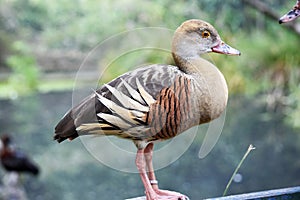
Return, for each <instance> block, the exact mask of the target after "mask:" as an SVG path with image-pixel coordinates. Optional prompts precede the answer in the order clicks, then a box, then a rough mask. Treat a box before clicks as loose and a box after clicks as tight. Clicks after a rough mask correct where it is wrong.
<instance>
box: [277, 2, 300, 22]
mask: <svg viewBox="0 0 300 200" xmlns="http://www.w3.org/2000/svg"><path fill="white" fill-rule="evenodd" d="M299 16H300V0H297V3H296V5H295V6H294V7H293V9H292V10H290V11H289V12H288V13H287V14H285V15H283V16H282V17H280V19H279V24H282V23H286V22H290V21H293V20H295V19H296V18H298V17H299Z"/></svg>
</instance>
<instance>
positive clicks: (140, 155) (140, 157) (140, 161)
mask: <svg viewBox="0 0 300 200" xmlns="http://www.w3.org/2000/svg"><path fill="white" fill-rule="evenodd" d="M135 164H136V166H137V169H138V170H139V173H140V176H141V179H142V182H143V184H144V187H145V193H146V196H147V200H152V199H155V198H156V193H155V191H154V190H153V188H152V187H151V184H150V181H149V179H148V177H147V173H146V163H145V160H144V149H139V150H138V151H137V154H136V160H135Z"/></svg>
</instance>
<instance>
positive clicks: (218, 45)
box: [172, 19, 241, 59]
mask: <svg viewBox="0 0 300 200" xmlns="http://www.w3.org/2000/svg"><path fill="white" fill-rule="evenodd" d="M172 52H173V55H174V54H175V55H176V56H179V57H181V58H186V59H188V58H192V57H198V56H199V55H201V54H204V53H209V52H215V53H221V54H228V55H240V54H241V53H240V52H239V51H238V50H236V49H234V48H232V47H230V46H229V45H227V44H226V43H225V42H223V41H222V39H221V38H220V36H219V34H218V32H217V31H216V29H215V28H214V27H213V26H212V25H210V24H209V23H207V22H204V21H201V20H195V19H192V20H188V21H185V22H184V23H183V24H182V25H181V26H180V27H178V28H177V30H176V31H175V34H174V37H173V43H172Z"/></svg>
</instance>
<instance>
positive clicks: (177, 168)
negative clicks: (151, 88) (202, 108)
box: [0, 91, 300, 200]
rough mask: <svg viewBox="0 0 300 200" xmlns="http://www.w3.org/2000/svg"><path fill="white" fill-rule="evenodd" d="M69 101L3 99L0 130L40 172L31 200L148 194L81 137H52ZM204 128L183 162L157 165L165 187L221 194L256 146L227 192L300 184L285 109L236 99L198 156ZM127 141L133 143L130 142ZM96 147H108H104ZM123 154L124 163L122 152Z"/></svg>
mask: <svg viewBox="0 0 300 200" xmlns="http://www.w3.org/2000/svg"><path fill="white" fill-rule="evenodd" d="M88 92H89V91H88ZM83 93H86V91H84V92H83ZM71 105H72V92H71V91H64V92H53V93H45V94H37V95H33V96H28V97H20V98H17V99H15V100H0V107H1V112H0V127H1V130H0V133H1V134H3V133H10V134H12V135H13V137H14V141H15V143H16V144H17V146H19V147H20V148H21V149H23V150H24V151H25V152H27V154H29V155H30V156H31V157H32V158H33V160H35V161H36V162H37V163H38V164H39V165H40V167H41V170H42V172H41V175H40V176H39V177H38V178H34V177H31V176H29V175H25V176H24V184H25V188H26V191H27V194H28V197H29V199H31V200H37V199H42V200H53V199H56V200H69V199H70V200H71V199H72V200H77V199H78V200H79V199H86V200H94V199H101V200H102V199H103V200H106V199H107V200H120V199H126V198H130V197H134V196H141V195H143V186H142V183H141V181H140V178H139V175H138V174H136V173H128V172H122V171H119V170H115V169H112V168H110V167H107V166H106V165H104V164H102V163H101V162H99V161H98V160H96V159H95V157H94V155H91V154H90V153H89V151H87V150H86V148H85V145H83V143H82V141H81V140H80V139H76V140H74V141H72V142H69V141H66V142H63V143H62V144H57V143H56V142H54V141H53V139H52V137H53V130H54V127H55V125H56V123H57V122H58V121H59V120H60V118H61V117H62V116H63V115H64V113H65V112H66V111H67V110H68V109H69V108H70V107H71ZM206 129H207V125H206V126H205V125H204V126H203V127H202V128H200V129H199V130H197V131H198V135H197V136H196V137H195V139H193V141H192V144H191V145H190V146H189V147H188V148H187V151H185V152H184V154H183V155H182V156H181V157H180V158H179V159H176V161H174V162H173V163H171V164H170V165H168V166H167V167H164V168H162V169H159V170H157V172H156V173H157V177H158V179H159V185H160V187H161V188H164V189H170V190H175V191H178V192H181V193H184V194H187V195H188V196H189V197H190V198H191V199H196V200H197V199H202V198H208V197H217V196H221V195H222V193H223V191H224V189H225V186H226V184H227V182H228V180H229V179H230V177H231V175H232V173H233V171H234V169H235V167H236V166H237V164H238V163H239V161H240V160H241V158H242V157H243V155H244V153H245V152H246V150H247V148H248V146H249V145H250V144H253V145H254V146H255V147H256V149H255V150H254V151H252V152H251V153H250V155H249V156H248V157H247V158H246V160H245V162H244V163H243V165H242V167H241V168H240V170H239V174H238V175H237V176H236V178H235V181H234V182H233V184H232V185H231V187H230V188H229V192H228V193H229V194H238V193H246V192H253V191H261V190H267V189H276V188H282V187H292V186H297V185H300V159H299V155H300V133H299V131H297V130H293V129H291V128H289V127H287V126H286V125H285V124H284V122H283V120H282V116H281V115H280V114H278V113H276V112H267V111H266V110H265V109H264V108H263V107H262V106H258V105H256V104H254V103H253V101H251V100H247V99H243V98H241V97H231V98H230V101H229V105H228V108H227V115H226V121H225V125H224V129H223V132H222V134H221V136H220V138H219V140H218V142H217V144H216V145H215V147H214V148H213V150H212V151H211V152H210V153H209V154H208V155H207V156H206V157H205V158H203V159H200V158H199V157H198V152H199V149H200V146H201V143H202V140H203V137H204V134H203V132H205V130H206ZM184 134H187V135H188V134H191V133H184ZM118 141H119V140H118ZM120 141H121V140H120ZM123 145H131V146H132V147H130V148H134V146H133V145H132V144H131V143H130V142H128V141H126V142H125V143H123ZM158 146H159V145H158ZM97 148H98V150H99V151H102V149H103V151H105V149H104V148H105V147H103V146H99V147H97ZM176 148H177V147H176V146H174V151H175V149H176ZM170 153H172V152H171V151H170ZM112 154H113V152H112ZM118 156H120V160H121V158H122V156H124V155H122V154H120V155H118ZM154 156H155V155H154ZM3 174H4V171H3V170H1V174H0V175H1V176H3Z"/></svg>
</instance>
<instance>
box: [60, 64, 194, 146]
mask: <svg viewBox="0 0 300 200" xmlns="http://www.w3.org/2000/svg"><path fill="white" fill-rule="evenodd" d="M181 76H182V72H181V71H179V70H178V69H177V68H176V67H174V66H167V65H153V66H148V67H144V68H140V69H137V70H134V71H132V72H129V73H126V74H124V75H122V76H120V77H118V78H116V79H115V80H113V81H111V82H110V83H108V85H104V86H102V87H101V88H100V89H98V90H97V91H96V92H95V94H92V95H90V96H89V97H87V98H86V99H84V100H83V101H82V102H81V103H80V104H79V105H77V106H75V107H74V108H72V109H71V110H70V111H69V113H67V114H66V115H65V116H64V117H63V119H62V120H61V121H60V122H59V123H58V125H57V126H56V127H55V135H54V139H55V140H57V141H58V142H61V141H63V140H65V139H74V138H76V137H78V136H79V135H81V134H95V133H97V134H106V135H117V136H120V137H123V138H129V139H133V140H145V139H164V138H165V139H167V138H169V137H173V136H175V135H176V133H177V132H178V131H177V129H175V131H174V132H171V131H170V130H171V127H173V126H174V125H176V123H178V120H175V121H174V117H173V116H176V117H175V119H177V118H180V117H181V115H179V114H178V112H179V113H180V112H182V111H180V109H179V110H178V109H177V108H180V101H179V100H180V98H181V97H182V96H181V95H179V94H176V93H175V91H177V89H178V90H179V91H181V90H182V89H184V87H183V88H180V87H182V86H179V84H181V82H179V81H180V80H181V79H180V80H179V79H178V77H181ZM144 77H147V82H145V79H144ZM176 77H177V78H176ZM177 79H178V80H177ZM175 80H176V81H175ZM124 82H125V83H124ZM187 87H188V86H187ZM157 97H158V98H160V100H158V101H156V100H155V99H156V98H157ZM128 98H130V99H132V100H131V101H130V104H132V105H129V104H128ZM152 105H156V107H155V106H152ZM145 107H148V109H150V108H151V109H153V111H146V110H145ZM159 107H160V108H161V107H164V109H163V110H159V109H158V108H159ZM166 108H167V109H166ZM155 112H159V113H156V116H160V115H159V114H160V113H161V115H162V118H165V119H166V120H167V124H170V126H168V127H165V128H164V129H163V130H164V131H163V135H165V137H162V136H158V135H159V134H158V133H159V132H160V131H159V130H160V129H161V126H162V125H163V124H164V122H163V121H158V120H154V119H155V116H154V115H153V116H152V117H149V115H150V114H151V113H155ZM149 113H150V114H149ZM157 114H158V115H157ZM110 115H111V117H110ZM114 117H115V118H114ZM117 118H119V120H117ZM114 119H115V121H113V120H114ZM147 120H148V121H147ZM149 120H150V121H149ZM151 120H153V122H152V121H151ZM120 123H124V124H123V125H122V124H120ZM125 123H126V124H125ZM149 124H150V126H149ZM159 124H160V125H159ZM179 124H180V122H179ZM129 125H130V126H129ZM152 125H153V126H157V127H158V128H156V131H153V130H152V129H151V128H150V127H151V126H152ZM128 127H130V128H128ZM150 129H151V131H150ZM154 132H155V133H154ZM166 132H168V133H166ZM160 134H161V133H160ZM153 135H156V136H155V137H154V138H153V137H152V136H153Z"/></svg>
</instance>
